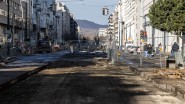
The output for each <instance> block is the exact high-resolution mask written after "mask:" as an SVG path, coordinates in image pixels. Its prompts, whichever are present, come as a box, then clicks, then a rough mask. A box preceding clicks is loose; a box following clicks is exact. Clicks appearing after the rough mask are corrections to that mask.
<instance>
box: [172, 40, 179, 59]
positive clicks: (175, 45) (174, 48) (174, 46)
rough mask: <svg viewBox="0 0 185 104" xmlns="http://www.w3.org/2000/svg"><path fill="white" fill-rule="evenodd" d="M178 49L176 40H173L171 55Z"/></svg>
mask: <svg viewBox="0 0 185 104" xmlns="http://www.w3.org/2000/svg"><path fill="white" fill-rule="evenodd" d="M178 50H179V45H178V44H177V43H176V42H174V44H173V45H172V49H171V55H172V56H174V52H178Z"/></svg>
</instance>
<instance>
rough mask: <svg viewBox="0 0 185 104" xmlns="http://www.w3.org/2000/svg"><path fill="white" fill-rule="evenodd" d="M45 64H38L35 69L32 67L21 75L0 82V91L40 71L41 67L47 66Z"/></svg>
mask: <svg viewBox="0 0 185 104" xmlns="http://www.w3.org/2000/svg"><path fill="white" fill-rule="evenodd" d="M47 65H49V64H47ZM47 65H43V66H40V67H38V68H36V69H33V70H32V71H28V72H25V73H24V74H21V75H19V76H17V77H16V78H14V79H12V80H9V81H7V82H5V83H3V84H1V85H0V91H2V90H4V89H7V88H9V87H11V86H12V85H15V84H16V83H18V82H20V81H22V80H24V79H26V78H28V77H29V76H31V75H33V74H36V73H38V72H40V71H42V70H43V69H45V68H46V67H47Z"/></svg>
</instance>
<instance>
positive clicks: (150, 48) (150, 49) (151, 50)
mask: <svg viewBox="0 0 185 104" xmlns="http://www.w3.org/2000/svg"><path fill="white" fill-rule="evenodd" d="M147 50H148V58H151V56H152V52H153V48H152V45H151V44H149V45H148V47H147Z"/></svg>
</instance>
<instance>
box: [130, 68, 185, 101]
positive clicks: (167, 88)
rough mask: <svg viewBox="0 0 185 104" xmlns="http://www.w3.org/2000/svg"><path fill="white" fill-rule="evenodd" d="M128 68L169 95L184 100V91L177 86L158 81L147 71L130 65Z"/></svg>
mask: <svg viewBox="0 0 185 104" xmlns="http://www.w3.org/2000/svg"><path fill="white" fill-rule="evenodd" d="M130 70H131V71H133V72H134V73H136V74H137V75H140V76H141V77H142V78H144V79H146V80H147V81H150V82H152V84H153V85H154V86H155V87H157V88H159V89H161V90H163V91H167V92H170V93H171V95H173V96H175V97H177V98H179V99H181V100H183V101H185V91H184V90H181V89H180V88H177V87H175V86H173V85H169V84H165V83H160V82H158V81H157V80H156V79H155V78H153V77H152V75H150V74H149V72H145V71H141V69H139V70H138V68H136V67H132V66H130Z"/></svg>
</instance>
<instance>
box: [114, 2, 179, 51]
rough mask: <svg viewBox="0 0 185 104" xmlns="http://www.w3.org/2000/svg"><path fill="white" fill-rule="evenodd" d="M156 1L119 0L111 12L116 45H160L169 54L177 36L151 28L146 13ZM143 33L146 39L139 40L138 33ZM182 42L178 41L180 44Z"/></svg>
mask: <svg viewBox="0 0 185 104" xmlns="http://www.w3.org/2000/svg"><path fill="white" fill-rule="evenodd" d="M156 1H157V0H120V1H119V2H118V4H117V6H116V7H115V11H114V12H113V23H114V30H113V31H112V32H114V34H115V35H116V37H117V38H116V39H117V41H118V43H119V44H118V45H119V46H122V45H125V43H127V42H129V43H130V42H132V43H133V44H134V45H135V46H140V45H141V43H148V44H152V45H153V46H154V47H155V48H156V47H158V44H160V43H161V44H162V46H163V51H164V52H170V51H171V46H172V44H173V43H174V42H175V41H177V36H176V35H173V34H171V33H167V32H163V31H160V30H158V29H155V28H153V27H152V26H151V25H150V22H149V21H150V20H149V18H148V13H149V9H150V6H151V5H152V4H153V3H154V2H156ZM141 30H142V31H144V33H145V35H146V39H144V40H141V39H140V31H141ZM181 43H182V40H181V39H180V44H181Z"/></svg>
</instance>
